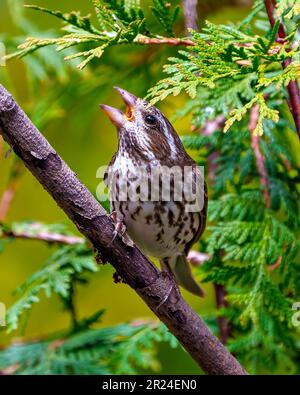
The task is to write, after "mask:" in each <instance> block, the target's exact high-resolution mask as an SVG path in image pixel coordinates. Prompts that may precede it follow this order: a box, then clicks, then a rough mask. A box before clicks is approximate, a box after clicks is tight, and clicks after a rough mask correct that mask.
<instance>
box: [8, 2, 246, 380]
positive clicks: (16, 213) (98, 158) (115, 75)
mask: <svg viewBox="0 0 300 395" xmlns="http://www.w3.org/2000/svg"><path fill="white" fill-rule="evenodd" d="M33 3H34V4H37V5H40V6H44V7H47V8H51V9H60V10H62V11H70V10H71V9H78V10H81V11H82V13H83V14H84V13H89V12H92V6H91V2H89V1H84V0H76V1H72V2H70V1H58V0H51V1H50V0H41V1H37V0H35V1H34V2H33ZM144 3H145V5H146V6H147V1H145V2H144ZM199 3H200V4H199V19H200V20H199V25H201V24H203V23H204V21H205V19H208V20H210V21H213V22H217V23H220V22H228V21H237V20H240V19H242V18H243V17H244V16H245V15H246V14H247V12H248V10H249V7H250V5H251V4H250V3H251V2H248V1H221V0H220V1H216V0H215V1H210V2H207V1H199ZM181 19H182V16H181ZM153 23H154V22H153ZM60 26H61V25H60V23H59V21H57V20H56V19H55V18H53V17H51V16H48V15H45V14H41V13H38V12H35V11H32V10H26V11H23V1H22V0H19V1H18V0H14V1H10V0H0V35H1V37H2V39H3V40H5V43H6V44H7V52H8V53H9V52H12V51H14V50H15V49H16V44H17V43H19V42H21V41H22V40H23V39H24V37H25V36H26V35H28V33H30V34H29V35H32V36H34V33H36V36H41V33H42V34H44V35H45V36H47V33H49V31H51V32H52V30H53V31H55V29H57V28H59V27H60ZM180 31H181V32H180ZM178 33H179V34H181V35H183V34H184V33H183V23H182V20H181V22H180V21H179V24H178ZM48 35H49V34H48ZM175 51H176V48H175V49H172V48H171V49H170V48H168V49H166V48H163V47H160V48H158V47H156V48H153V47H147V48H144V47H139V46H131V47H128V46H126V47H125V46H124V47H123V48H119V47H118V48H112V49H109V50H108V51H107V52H106V53H105V55H104V57H103V58H101V60H99V61H96V62H93V63H92V65H91V67H89V68H87V69H85V70H84V71H78V70H76V67H75V66H76V62H75V63H70V62H68V63H67V62H64V61H63V56H64V55H65V53H64V54H57V53H56V52H55V50H54V49H53V48H49V49H43V50H41V51H39V53H38V54H35V55H32V56H30V57H28V58H26V59H25V61H24V60H12V61H9V62H8V63H7V65H6V67H0V81H1V83H3V84H4V85H5V86H6V87H7V88H8V89H9V90H11V91H12V92H13V93H14V95H15V97H16V99H17V100H18V101H19V103H20V104H21V106H22V107H23V108H24V109H25V110H26V112H27V113H28V114H29V116H30V117H31V118H32V119H33V121H35V122H36V124H37V125H38V127H39V128H40V130H41V131H42V133H43V134H44V135H45V137H46V138H47V139H48V140H49V141H50V143H51V144H52V145H53V146H54V147H55V149H56V150H57V152H58V153H59V154H60V155H61V156H62V158H63V159H64V160H65V161H66V162H67V163H68V164H69V165H70V167H71V168H72V169H73V170H74V171H75V172H76V173H77V174H78V176H79V178H80V179H81V180H82V181H83V182H84V183H85V184H86V185H87V186H88V187H89V189H90V190H91V191H92V192H93V193H95V190H96V187H97V183H98V180H97V179H96V170H97V168H98V167H99V166H101V165H105V164H108V163H109V161H110V159H111V157H112V155H113V153H114V152H115V150H116V145H117V139H116V132H115V129H114V127H113V126H112V125H111V124H110V123H109V122H108V120H107V119H106V117H105V116H104V114H102V112H101V111H100V110H99V107H98V105H99V103H106V104H109V105H113V106H116V107H118V106H121V105H122V104H121V101H120V99H119V97H118V95H117V93H116V92H115V91H114V90H113V89H112V87H113V86H114V85H119V86H121V87H123V88H126V89H128V90H130V91H132V92H133V93H135V94H136V95H139V96H144V95H145V94H146V92H147V90H148V89H149V88H150V87H151V86H153V85H154V83H155V82H156V81H158V80H159V79H160V77H161V68H162V65H163V64H164V63H165V61H166V59H167V57H168V56H170V55H172V54H175ZM184 100H185V97H182V96H180V97H178V98H176V99H168V100H166V101H165V102H164V103H161V104H160V108H161V110H162V111H163V112H164V113H165V114H166V115H167V117H169V118H171V117H172V115H174V113H175V111H176V110H177V109H180V107H181V105H182V103H183V101H184ZM174 126H175V128H176V129H177V131H178V132H179V133H180V134H187V133H189V131H190V125H189V119H188V118H184V119H181V120H178V121H176V122H175V123H174ZM7 149H8V147H7V146H6V145H4V147H3V149H2V152H1V156H0V196H1V195H2V193H3V191H4V189H5V186H6V184H7V180H8V177H9V171H10V168H11V166H12V163H13V160H14V158H13V154H12V155H8V157H7V158H6V159H5V157H4V153H5V151H7ZM26 219H33V220H36V221H41V222H46V223H57V222H63V223H66V224H67V225H68V227H69V228H70V229H71V230H73V231H74V232H76V230H75V229H74V226H73V225H72V224H71V223H70V221H68V220H67V219H66V216H65V215H64V213H63V212H62V211H61V210H60V209H59V208H58V207H57V206H56V204H55V203H54V202H53V201H52V199H51V198H50V197H49V195H48V194H47V193H46V192H45V191H44V190H43V189H42V187H41V186H40V185H39V184H38V183H37V181H36V180H35V179H34V178H33V177H32V176H31V175H30V174H29V173H28V172H25V174H24V175H23V176H22V178H21V180H20V181H19V183H18V190H17V193H16V196H15V199H14V200H13V203H12V206H11V209H10V211H9V214H8V216H7V218H6V221H7V222H8V223H10V222H13V221H23V220H26ZM54 248H55V247H49V246H47V245H45V244H43V243H41V242H32V241H17V242H15V243H11V244H9V245H8V246H7V248H6V249H5V251H4V253H2V254H0V301H1V302H3V303H5V304H6V305H7V306H10V305H11V304H12V302H13V301H14V299H15V298H14V295H13V290H14V289H15V288H16V287H18V286H19V285H20V284H21V283H22V282H23V281H24V280H25V279H26V278H27V277H28V276H29V275H30V274H31V273H33V272H34V271H35V270H37V268H39V267H40V266H41V264H42V263H44V262H45V260H46V258H47V256H49V254H50V252H51V250H53V249H54ZM112 274H113V269H112V267H111V266H110V265H105V266H101V268H100V270H99V272H98V273H97V274H93V275H92V276H90V282H89V283H88V285H87V286H82V287H80V288H79V289H78V293H77V300H76V305H77V309H78V314H79V318H80V317H84V316H86V315H89V314H92V313H93V312H94V311H95V310H97V309H100V308H105V309H106V310H107V312H106V314H105V316H104V319H103V321H102V324H101V325H104V326H107V325H111V324H116V323H120V322H124V321H129V320H133V319H137V318H143V317H153V315H152V313H151V311H149V309H148V308H147V307H146V306H145V304H144V303H143V302H142V301H141V300H140V299H139V298H138V297H137V295H136V294H135V293H134V292H133V291H132V290H131V289H130V288H129V287H128V286H126V285H122V284H115V283H114V282H113V281H112ZM204 288H206V291H207V297H206V298H205V299H204V300H200V299H198V298H197V297H193V296H191V295H189V294H187V293H185V292H184V291H183V294H184V296H185V297H186V299H187V300H188V302H189V303H190V304H191V305H192V306H193V307H194V308H195V309H196V310H197V311H199V312H200V313H201V314H206V313H209V311H210V310H211V309H213V308H214V305H215V300H214V294H213V293H212V290H211V288H210V287H209V286H204ZM68 323H69V317H68V315H67V313H65V312H64V311H63V308H62V306H61V304H60V302H59V301H58V299H55V298H52V299H47V298H45V297H43V300H42V302H41V303H39V304H36V306H35V307H34V308H33V311H32V314H31V315H30V318H29V320H28V325H27V327H26V330H25V331H23V332H21V331H20V332H14V333H12V334H10V335H7V334H4V333H1V334H0V345H1V344H7V343H8V342H9V341H10V340H11V339H14V340H15V339H16V338H20V337H25V338H34V337H40V336H42V335H43V334H48V333H50V332H52V331H57V330H60V329H63V328H65V327H66V326H67V325H68ZM160 360H161V365H162V366H161V371H160V372H161V373H166V374H172V373H182V374H184V373H190V374H192V373H194V374H197V373H199V369H198V367H197V366H196V364H194V363H193V361H192V360H191V358H190V357H189V356H187V355H186V354H185V353H184V351H182V350H181V349H180V348H178V349H176V350H170V349H169V347H167V346H163V345H162V346H160Z"/></svg>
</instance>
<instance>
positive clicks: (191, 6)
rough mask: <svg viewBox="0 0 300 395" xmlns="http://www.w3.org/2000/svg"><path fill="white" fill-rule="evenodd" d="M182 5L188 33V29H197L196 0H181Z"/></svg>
mask: <svg viewBox="0 0 300 395" xmlns="http://www.w3.org/2000/svg"><path fill="white" fill-rule="evenodd" d="M182 5H183V12H184V25H185V31H186V33H187V34H188V33H189V29H193V30H198V14H197V5H198V0H183V1H182Z"/></svg>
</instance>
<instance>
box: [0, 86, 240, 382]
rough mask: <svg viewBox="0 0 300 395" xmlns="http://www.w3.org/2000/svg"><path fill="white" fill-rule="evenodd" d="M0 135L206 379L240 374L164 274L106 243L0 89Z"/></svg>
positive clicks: (79, 196) (59, 164)
mask: <svg viewBox="0 0 300 395" xmlns="http://www.w3.org/2000/svg"><path fill="white" fill-rule="evenodd" d="M0 130H1V132H0V133H1V134H2V135H3V137H4V139H5V140H6V142H7V143H8V144H10V146H11V147H12V149H13V150H14V152H15V153H16V154H17V155H18V156H19V157H20V158H21V159H22V160H23V162H24V163H25V165H26V167H27V168H28V169H29V170H30V171H31V173H32V174H33V175H34V176H35V177H36V178H37V180H38V181H39V182H40V183H41V184H42V186H43V187H44V188H45V189H46V190H47V191H48V192H49V194H50V195H51V196H52V197H53V198H54V200H55V201H56V203H57V204H58V205H59V206H60V207H61V208H62V209H63V210H64V212H65V213H66V214H67V215H68V217H69V218H70V219H71V220H72V221H73V222H74V224H75V225H76V226H77V228H78V229H79V230H80V232H81V233H82V234H83V235H84V236H85V237H87V239H89V240H90V241H91V243H92V244H93V246H94V248H95V250H96V251H97V252H98V253H99V254H100V255H101V258H102V261H103V262H104V261H109V262H110V263H111V264H112V265H113V266H114V268H115V269H116V271H117V273H118V275H119V276H120V277H121V278H123V280H124V281H125V282H126V283H127V284H128V285H130V287H131V288H133V289H134V290H135V291H136V292H137V293H138V295H139V296H140V297H141V298H142V299H143V300H144V301H145V302H146V304H147V305H148V307H149V308H150V309H151V310H152V311H153V312H154V313H155V314H156V315H157V317H158V318H159V319H160V320H161V321H162V322H163V323H165V324H166V326H167V327H168V328H169V330H170V332H171V333H172V334H173V335H174V336H176V337H177V339H178V340H179V341H180V343H181V344H182V346H183V347H184V348H185V349H186V351H187V352H188V353H189V354H190V355H191V356H192V357H193V358H194V359H195V361H196V362H197V363H198V364H199V366H201V367H202V369H203V370H204V371H205V372H206V373H208V374H227V375H243V374H246V371H245V370H244V369H243V368H242V367H241V365H240V364H239V363H238V361H237V360H236V359H235V358H234V357H233V356H232V355H231V354H230V353H229V352H228V351H227V349H226V348H225V347H224V346H223V344H222V343H221V342H220V341H219V340H218V339H217V338H216V337H215V336H214V335H213V334H212V333H211V332H210V330H209V329H208V327H207V326H206V324H205V323H204V322H203V320H202V319H201V318H200V317H199V316H198V314H196V312H195V311H193V310H192V308H191V307H190V306H189V305H188V304H187V303H186V301H185V300H184V299H183V298H182V296H181V294H180V292H179V290H178V288H177V286H176V284H175V283H174V281H173V279H172V278H170V276H169V275H168V273H166V272H160V271H159V270H158V269H157V268H156V267H155V266H154V265H153V264H152V263H151V262H150V261H149V259H148V258H146V257H145V256H144V255H143V254H142V253H141V252H140V250H139V249H138V248H137V247H129V246H127V245H125V244H124V243H123V241H122V239H121V238H120V237H116V238H115V239H114V240H113V241H112V239H113V232H114V225H113V223H112V221H111V219H110V217H109V216H108V215H107V214H106V212H105V210H104V208H103V207H102V206H100V205H99V203H98V202H97V201H96V199H95V198H94V197H93V195H92V194H91V193H90V192H89V191H88V190H87V188H86V187H85V186H84V185H83V184H82V183H81V182H80V181H79V180H78V178H77V177H76V175H75V173H74V172H73V171H72V170H71V169H70V168H69V167H68V166H67V164H66V163H65V162H64V161H63V160H62V159H61V158H60V157H59V155H58V154H57V153H56V152H55V150H54V149H53V148H52V147H51V146H50V144H49V143H48V141H47V140H46V139H45V138H44V137H43V136H42V135H41V133H40V132H39V131H38V130H37V129H36V127H35V126H34V125H33V124H32V123H31V121H30V120H29V119H28V117H27V116H26V115H25V113H24V112H23V110H22V109H21V108H20V107H19V106H18V104H17V103H16V102H15V101H14V99H13V98H12V96H11V95H10V94H9V93H8V92H7V91H6V90H5V89H4V88H3V87H2V86H1V85H0ZM111 241H112V242H111Z"/></svg>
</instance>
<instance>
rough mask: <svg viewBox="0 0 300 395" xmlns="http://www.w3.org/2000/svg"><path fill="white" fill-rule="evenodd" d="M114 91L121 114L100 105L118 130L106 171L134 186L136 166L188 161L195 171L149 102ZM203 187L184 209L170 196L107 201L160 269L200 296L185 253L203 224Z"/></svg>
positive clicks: (179, 143)
mask: <svg viewBox="0 0 300 395" xmlns="http://www.w3.org/2000/svg"><path fill="white" fill-rule="evenodd" d="M118 90H119V92H120V94H121V96H122V97H123V99H124V101H125V103H126V104H127V112H126V113H125V114H123V117H121V114H120V112H118V113H117V111H118V110H115V109H112V108H110V107H107V106H103V107H104V108H103V109H104V110H105V111H106V112H108V113H109V116H110V118H111V119H112V121H113V122H114V123H115V124H116V126H117V129H118V151H117V152H116V154H115V155H114V157H113V158H112V161H111V163H110V166H109V171H110V172H112V174H113V175H114V176H116V175H117V176H118V182H119V183H121V182H123V183H124V182H127V184H128V185H129V184H130V186H131V187H133V188H134V187H135V184H134V183H135V182H136V183H137V185H136V187H137V188H138V182H139V181H138V177H136V169H137V168H139V167H140V166H143V167H145V168H146V169H147V171H148V172H149V174H150V173H151V170H152V169H153V168H154V167H158V166H167V167H170V168H171V167H172V166H179V167H180V168H182V169H183V168H184V166H191V167H192V168H193V172H194V171H195V172H196V171H197V168H196V164H195V162H194V161H193V159H192V158H190V156H189V155H188V154H187V153H186V151H185V149H184V147H183V145H182V143H181V141H180V139H179V137H178V135H177V133H176V132H175V130H174V128H173V127H172V125H171V124H170V122H169V121H168V120H167V119H166V118H165V117H164V115H163V114H162V113H161V112H160V111H159V110H158V109H157V108H155V107H153V106H149V104H148V103H147V102H145V101H143V100H141V99H138V98H136V97H135V96H133V95H132V94H130V93H128V92H126V91H124V90H121V89H120V88H118ZM149 115H151V116H152V117H154V119H155V123H154V124H147V122H146V120H147V119H148V118H147V116H149ZM151 119H152V121H153V118H151ZM121 180H122V181H121ZM162 182H164V181H163V180H162ZM109 186H110V185H109ZM119 186H120V185H118V187H119ZM171 189H172V188H171ZM204 189H205V190H204V191H203V193H204V206H203V208H202V210H201V211H200V212H188V211H186V210H185V202H184V201H174V199H170V201H163V200H160V201H118V200H117V201H112V202H111V208H112V210H113V211H115V212H116V213H117V217H118V218H119V220H121V221H123V222H124V223H125V225H126V228H127V231H128V234H129V236H130V237H131V238H132V240H133V241H134V242H135V243H136V244H137V245H138V246H139V248H140V249H141V250H142V251H143V252H144V253H146V254H148V255H150V256H153V257H156V258H158V259H159V260H160V262H161V266H162V269H164V270H170V271H172V272H173V274H174V275H175V277H176V280H177V281H178V282H179V283H180V284H181V285H183V286H184V287H185V288H186V289H188V290H189V291H190V292H192V293H194V294H197V295H201V296H202V295H203V291H202V290H201V288H200V287H199V285H198V284H197V283H196V282H195V280H194V279H193V277H192V275H191V271H190V268H189V265H188V263H187V261H186V255H187V253H188V251H189V249H190V247H191V246H192V245H193V244H194V243H195V242H196V241H197V240H198V239H199V238H200V236H201V234H202V233H203V231H204V228H205V221H206V207H207V193H206V187H204Z"/></svg>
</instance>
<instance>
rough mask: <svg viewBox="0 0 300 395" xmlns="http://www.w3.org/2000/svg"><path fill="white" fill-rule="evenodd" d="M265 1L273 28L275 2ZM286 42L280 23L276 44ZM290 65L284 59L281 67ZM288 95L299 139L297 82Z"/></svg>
mask: <svg viewBox="0 0 300 395" xmlns="http://www.w3.org/2000/svg"><path fill="white" fill-rule="evenodd" d="M264 1H265V7H266V11H267V15H268V18H269V21H270V25H271V27H272V28H273V27H274V25H275V22H276V21H275V18H274V11H275V8H276V0H264ZM285 41H286V33H285V30H284V25H283V23H280V25H279V29H278V33H277V42H278V43H279V44H282V43H284V42H285ZM291 63H292V59H291V58H289V59H286V60H285V61H284V62H283V64H282V67H283V68H284V69H285V68H287V67H288V66H289V65H290V64H291ZM287 90H288V94H289V100H288V105H289V108H290V111H291V113H292V116H293V118H294V121H295V125H296V130H297V133H298V136H299V139H300V89H299V85H298V82H297V81H291V82H290V83H289V84H288V86H287Z"/></svg>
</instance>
